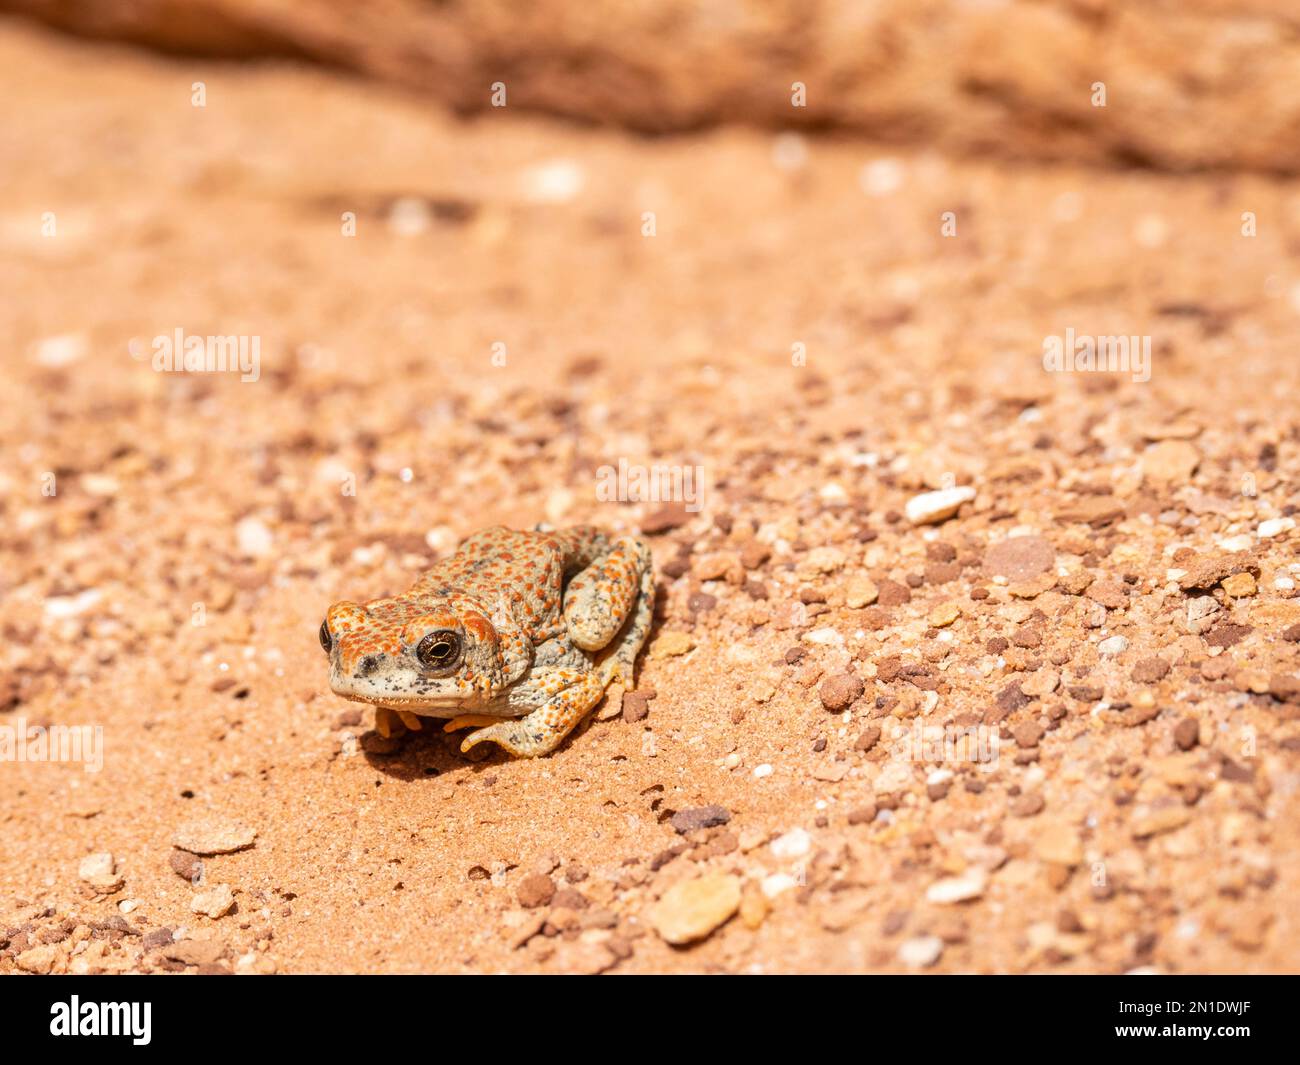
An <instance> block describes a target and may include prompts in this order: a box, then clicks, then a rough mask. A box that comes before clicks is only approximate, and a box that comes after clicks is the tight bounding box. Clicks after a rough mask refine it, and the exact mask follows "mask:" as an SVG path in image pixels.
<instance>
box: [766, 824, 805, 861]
mask: <svg viewBox="0 0 1300 1065" xmlns="http://www.w3.org/2000/svg"><path fill="white" fill-rule="evenodd" d="M811 847H812V837H811V836H810V835H809V834H808V833H807V832H806V831H804V830H803V829H802V828H792V829H791V830H790V831H789V832H786V833H785V834H784V835H781V836H777V837H776V839H774V840H772V843H771V848H772V857H774V858H780V859H782V860H783V861H788V860H791V859H794V858H801V857H803V856H804V855H805V854H807V853H808V851H809V849H810V848H811Z"/></svg>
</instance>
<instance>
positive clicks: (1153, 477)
mask: <svg viewBox="0 0 1300 1065" xmlns="http://www.w3.org/2000/svg"><path fill="white" fill-rule="evenodd" d="M1200 463H1201V453H1200V452H1199V451H1197V450H1196V448H1195V447H1194V446H1192V445H1191V444H1189V443H1187V442H1186V441H1185V440H1162V441H1160V443H1158V444H1153V445H1152V446H1151V447H1149V448H1147V450H1146V451H1145V452H1143V454H1142V475H1143V476H1144V477H1145V478H1146V479H1147V480H1149V481H1152V482H1155V483H1157V484H1182V483H1184V482H1185V481H1187V480H1188V478H1190V477H1191V476H1192V474H1193V473H1195V472H1196V467H1197V466H1199V465H1200Z"/></svg>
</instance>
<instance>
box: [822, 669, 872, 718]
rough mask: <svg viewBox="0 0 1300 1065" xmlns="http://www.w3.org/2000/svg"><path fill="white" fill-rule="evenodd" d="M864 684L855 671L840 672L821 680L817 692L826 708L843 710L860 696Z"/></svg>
mask: <svg viewBox="0 0 1300 1065" xmlns="http://www.w3.org/2000/svg"><path fill="white" fill-rule="evenodd" d="M865 688H866V685H865V684H864V683H863V681H862V678H861V677H859V676H858V675H857V674H856V673H840V674H838V675H836V676H834V677H828V678H827V679H826V680H824V681H823V682H822V686H821V688H820V690H819V692H818V694H819V695H820V696H821V700H822V706H824V707H825V708H826V709H827V710H831V711H837V710H844V709H846V708H847V707H849V706H852V705H853V703H854V701H856V700H857V699H859V698H861V697H862V692H863V691H864V690H865Z"/></svg>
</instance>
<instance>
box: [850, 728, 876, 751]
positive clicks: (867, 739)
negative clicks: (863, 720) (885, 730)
mask: <svg viewBox="0 0 1300 1065" xmlns="http://www.w3.org/2000/svg"><path fill="white" fill-rule="evenodd" d="M879 739H880V726H879V725H868V726H867V727H866V728H865V729H863V730H862V732H861V734H860V735H859V736H858V738H857V739H856V740H854V741H853V749H854V750H855V751H862V752H866V751H869V750H871V748H872V747H874V746H875V745H876V743H877V742H878V741H879Z"/></svg>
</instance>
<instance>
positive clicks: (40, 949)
mask: <svg viewBox="0 0 1300 1065" xmlns="http://www.w3.org/2000/svg"><path fill="white" fill-rule="evenodd" d="M58 956H59V951H58V948H57V947H55V945H54V944H53V943H42V944H41V945H40V946H36V947H31V948H29V949H28V950H25V951H23V952H22V953H21V954H19V955H18V957H17V958H15V959H14V964H15V965H17V966H18V968H20V969H21V970H22V971H23V972H25V973H36V974H37V975H38V976H45V975H47V974H48V973H49V972H50V970H51V969H53V968H54V962H55V959H57V958H58Z"/></svg>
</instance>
